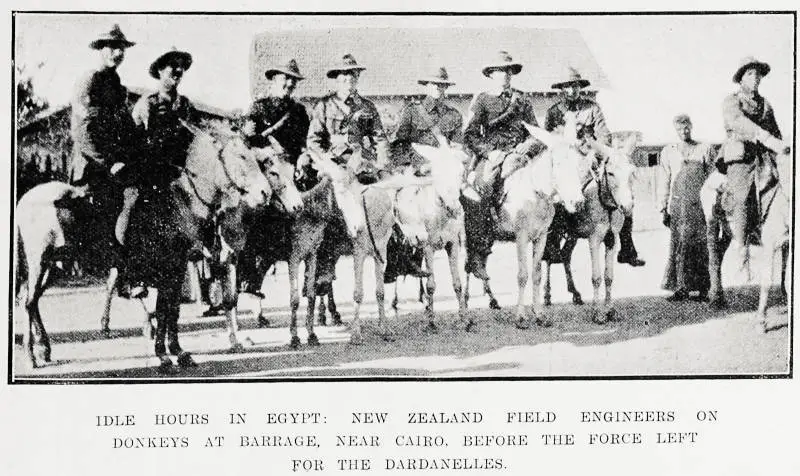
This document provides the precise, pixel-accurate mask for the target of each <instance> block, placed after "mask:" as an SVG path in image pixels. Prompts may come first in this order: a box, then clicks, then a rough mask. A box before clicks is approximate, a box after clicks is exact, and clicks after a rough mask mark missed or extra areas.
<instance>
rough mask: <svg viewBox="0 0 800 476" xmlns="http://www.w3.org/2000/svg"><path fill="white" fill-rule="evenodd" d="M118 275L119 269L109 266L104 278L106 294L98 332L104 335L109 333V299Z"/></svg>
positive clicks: (115, 285) (112, 294)
mask: <svg viewBox="0 0 800 476" xmlns="http://www.w3.org/2000/svg"><path fill="white" fill-rule="evenodd" d="M118 277H119V270H118V269H117V268H111V269H110V270H109V271H108V279H107V280H106V296H105V302H104V303H103V304H104V305H103V315H102V316H100V332H102V333H103V335H104V336H106V337H109V336H110V335H111V329H109V323H110V321H111V299H112V298H113V297H114V289H116V287H117V278H118Z"/></svg>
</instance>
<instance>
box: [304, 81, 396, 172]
mask: <svg viewBox="0 0 800 476" xmlns="http://www.w3.org/2000/svg"><path fill="white" fill-rule="evenodd" d="M379 142H384V143H385V142H386V133H385V132H384V130H383V124H382V123H381V118H380V116H379V115H378V109H377V108H376V107H375V104H373V103H372V101H370V100H368V99H365V98H363V97H361V96H360V95H358V94H357V93H354V94H351V95H350V96H349V97H348V98H347V99H346V100H345V101H342V100H340V99H339V97H338V96H337V95H336V94H335V93H334V94H329V95H328V96H325V97H324V98H322V99H321V100H320V101H319V102H318V103H317V104H316V106H314V111H313V113H312V115H311V124H310V127H309V129H308V147H309V148H310V149H312V150H314V151H315V152H317V153H320V154H324V153H331V154H333V156H334V157H341V156H343V155H345V154H348V153H350V152H352V151H353V147H354V146H355V147H358V146H359V145H360V146H361V147H364V148H365V149H366V150H369V151H372V152H374V151H375V150H376V146H377V145H378V143H379Z"/></svg>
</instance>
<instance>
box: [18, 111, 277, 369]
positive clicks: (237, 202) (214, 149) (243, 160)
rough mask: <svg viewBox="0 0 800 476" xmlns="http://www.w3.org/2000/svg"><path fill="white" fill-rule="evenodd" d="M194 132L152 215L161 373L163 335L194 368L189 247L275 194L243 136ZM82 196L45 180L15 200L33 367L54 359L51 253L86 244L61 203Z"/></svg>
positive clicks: (75, 217)
mask: <svg viewBox="0 0 800 476" xmlns="http://www.w3.org/2000/svg"><path fill="white" fill-rule="evenodd" d="M192 127H193V126H192ZM193 130H195V132H196V133H195V136H194V139H193V141H192V144H191V146H190V148H189V152H188V156H187V160H186V166H185V167H184V168H183V169H182V171H181V174H180V176H179V177H178V178H177V179H176V180H174V181H173V182H172V183H171V184H170V185H169V188H168V191H167V192H166V194H165V197H164V199H163V200H162V201H163V202H164V203H162V205H163V206H164V207H163V210H160V212H161V213H159V216H158V217H157V218H158V221H159V222H160V223H159V225H160V227H159V229H160V231H161V233H160V235H162V236H159V237H149V239H150V240H151V241H153V243H154V244H155V245H156V246H155V248H156V250H155V251H156V252H157V253H158V255H157V256H154V257H153V258H154V259H157V260H158V267H157V268H158V269H157V270H155V271H154V272H153V276H152V283H148V284H152V285H153V287H155V288H157V289H158V297H157V300H156V313H155V315H156V319H157V330H156V336H155V353H156V355H157V356H158V357H159V360H160V366H159V369H160V370H161V371H162V372H172V371H174V367H173V363H172V360H171V359H170V358H169V356H168V355H167V346H166V345H165V338H166V337H168V339H169V351H170V353H171V354H173V355H176V356H177V362H178V364H179V365H180V366H181V367H192V366H195V365H196V363H195V362H194V360H193V359H192V357H191V355H190V354H189V353H188V352H185V351H183V350H182V349H181V347H180V344H179V342H178V317H179V316H178V315H179V305H180V291H181V284H182V282H183V273H184V271H185V266H186V255H187V252H188V249H189V246H191V244H192V243H196V242H199V241H200V240H201V230H202V229H203V227H204V226H205V225H206V224H207V223H209V222H210V220H211V219H212V218H213V217H214V216H215V214H218V215H219V217H220V220H219V226H220V227H221V229H222V230H224V231H231V232H232V234H235V232H236V230H238V229H240V228H241V223H240V221H239V218H240V216H241V213H229V212H231V211H235V210H237V209H238V208H240V207H241V205H242V204H244V206H246V207H248V208H253V207H256V206H259V205H262V204H263V203H265V202H266V201H267V200H268V199H269V197H270V196H271V195H272V190H271V187H270V184H269V182H268V181H267V179H266V178H265V176H264V175H263V174H262V172H261V169H260V167H259V163H258V160H257V157H256V154H255V153H254V152H253V151H252V150H250V149H248V148H247V147H246V146H245V144H244V142H243V141H242V140H241V139H239V138H238V137H236V136H233V135H232V134H230V133H228V134H225V132H222V131H220V135H221V136H226V137H225V142H224V144H222V145H220V141H219V140H218V139H217V138H215V137H214V136H212V134H210V133H206V132H202V131H199V130H197V129H193ZM85 194H86V190H85V188H79V187H74V186H71V185H67V184H65V183H59V182H50V183H46V184H42V185H40V186H37V187H35V188H33V189H32V190H30V191H29V192H27V193H26V194H25V195H24V196H23V197H22V198H21V199H20V201H19V203H18V204H17V208H16V217H17V236H18V243H17V253H16V257H17V259H18V262H17V263H15V267H16V270H17V273H18V274H17V283H16V290H17V291H19V290H20V288H21V287H22V282H23V280H24V279H25V278H26V277H27V295H26V296H25V300H24V303H25V309H26V312H27V314H28V325H27V329H26V330H25V332H24V334H23V339H24V344H25V348H26V351H27V354H28V358H29V359H30V362H31V364H32V365H33V367H39V366H40V365H43V364H44V363H46V362H50V359H51V347H50V341H49V338H48V335H47V332H46V330H45V327H44V324H43V322H42V318H41V314H40V312H39V299H40V298H41V296H42V294H43V293H44V291H45V289H46V287H47V284H48V282H47V276H48V274H49V272H50V270H51V269H52V267H53V265H54V262H55V259H54V258H55V257H58V256H59V254H64V253H69V254H80V253H81V251H82V250H83V248H84V247H83V246H80V242H81V239H82V238H84V237H86V236H88V233H87V230H86V226H87V225H86V223H84V222H82V221H80V215H79V214H76V212H75V210H74V207H69V206H67V205H66V204H68V203H69V202H76V201H80V200H81V197H83V196H85ZM218 210H219V212H217V211H218ZM142 238H143V239H148V237H142ZM26 275H27V276H26ZM224 284H225V285H227V288H228V290H227V292H226V295H227V296H228V297H230V296H231V295H235V281H234V282H230V281H226V282H225V283H224ZM231 288H233V290H231Z"/></svg>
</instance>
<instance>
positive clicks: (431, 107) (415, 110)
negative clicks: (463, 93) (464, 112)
mask: <svg viewBox="0 0 800 476" xmlns="http://www.w3.org/2000/svg"><path fill="white" fill-rule="evenodd" d="M462 125H463V119H462V118H461V113H460V112H458V110H457V109H456V108H454V107H452V106H450V105H448V104H447V103H445V102H444V101H443V100H439V99H434V98H432V97H430V96H428V97H426V98H425V99H423V100H422V101H415V102H412V103H410V104H408V105H407V106H406V107H405V108H403V110H402V112H401V113H400V120H399V122H398V126H397V131H396V132H395V134H394V138H393V140H392V143H391V148H392V157H393V162H394V164H395V165H398V166H401V165H412V164H413V165H418V164H420V163H421V162H423V161H424V159H423V158H422V157H421V156H420V155H419V154H417V153H416V151H414V149H413V148H412V147H411V144H424V145H429V146H432V147H438V146H439V145H440V144H439V140H438V139H437V138H436V135H437V134H442V135H443V136H444V137H445V138H446V139H447V140H448V141H450V142H458V143H460V142H462V141H463V136H462V131H461V128H462Z"/></svg>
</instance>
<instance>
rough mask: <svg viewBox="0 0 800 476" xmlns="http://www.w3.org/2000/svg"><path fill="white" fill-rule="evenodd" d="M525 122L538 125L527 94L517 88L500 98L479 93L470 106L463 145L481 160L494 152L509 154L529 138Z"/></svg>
mask: <svg viewBox="0 0 800 476" xmlns="http://www.w3.org/2000/svg"><path fill="white" fill-rule="evenodd" d="M523 122H527V123H528V124H531V125H534V126H536V125H538V123H537V122H536V116H535V115H534V112H533V104H532V103H531V101H530V99H529V98H528V97H527V95H525V94H524V93H522V92H520V91H517V90H515V89H512V90H509V91H505V92H503V93H502V94H500V95H499V96H498V95H496V94H493V93H489V92H484V93H480V94H478V95H477V96H476V97H475V98H474V99H473V100H472V104H471V105H470V110H469V117H468V119H467V127H466V128H465V129H464V144H465V145H466V146H467V148H468V149H470V150H471V151H472V152H473V153H474V154H475V155H476V156H478V157H479V158H482V159H485V158H486V157H487V156H488V154H489V152H492V151H494V150H502V151H509V150H510V149H512V148H514V147H516V146H517V145H519V144H520V143H522V142H524V141H525V140H526V139H527V138H528V137H529V135H530V134H529V133H528V130H527V129H525V126H523V125H522V123H523Z"/></svg>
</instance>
